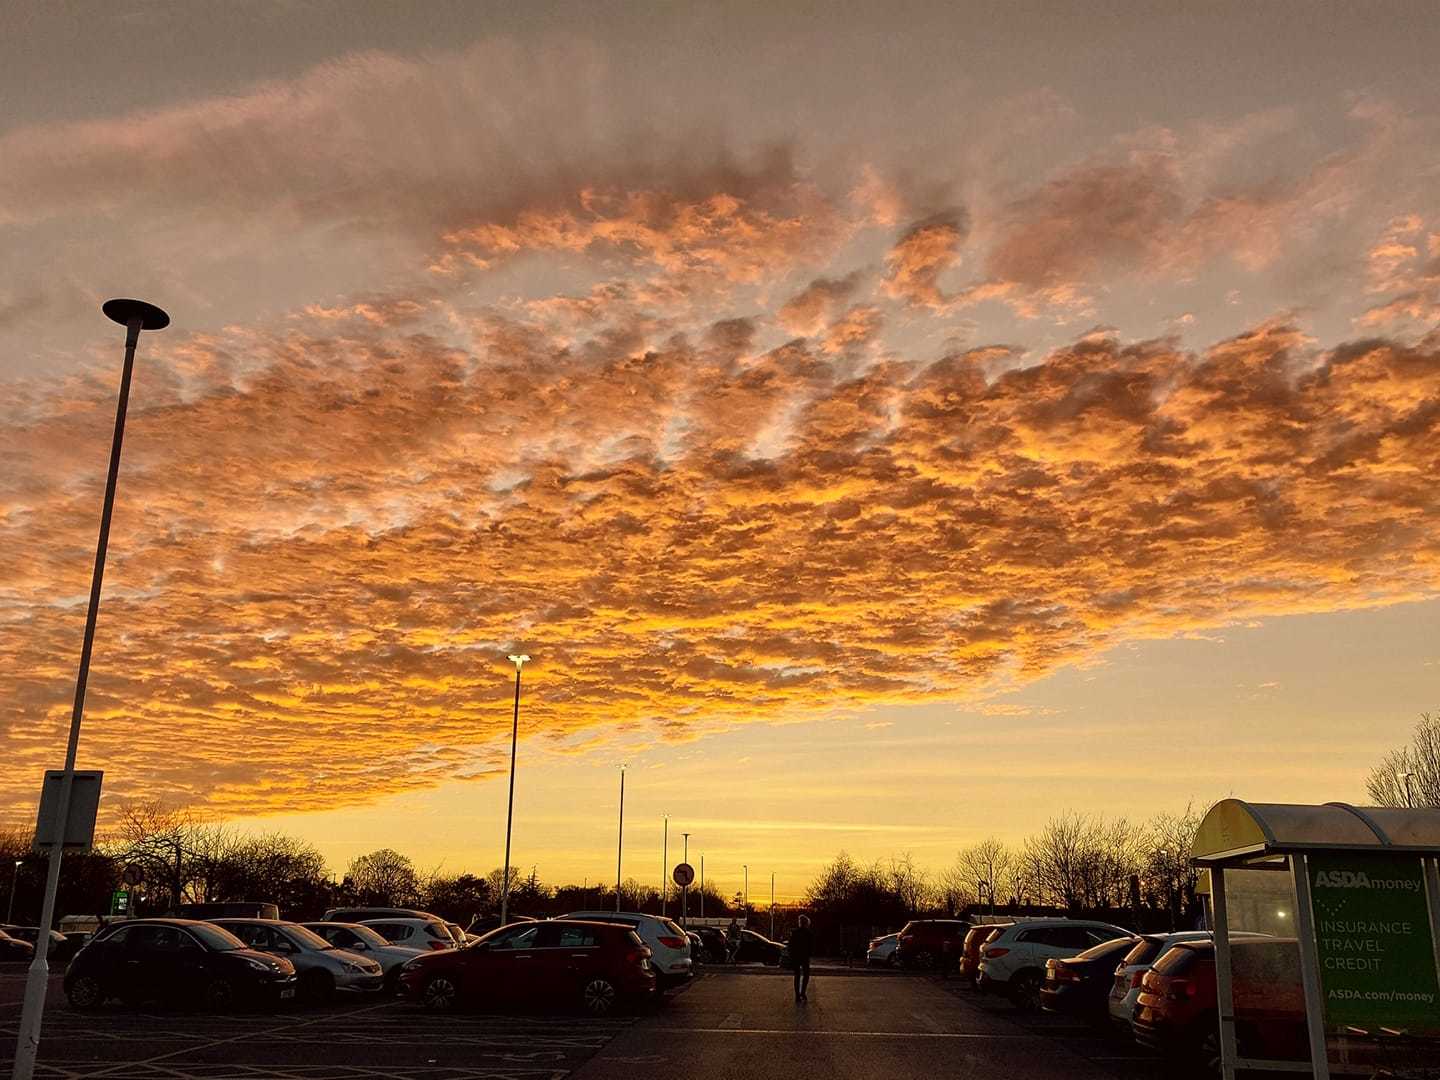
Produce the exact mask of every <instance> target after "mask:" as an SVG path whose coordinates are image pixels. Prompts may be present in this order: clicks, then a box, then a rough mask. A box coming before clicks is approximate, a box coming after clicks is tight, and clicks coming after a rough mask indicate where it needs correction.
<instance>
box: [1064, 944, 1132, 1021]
mask: <svg viewBox="0 0 1440 1080" xmlns="http://www.w3.org/2000/svg"><path fill="white" fill-rule="evenodd" d="M1135 941H1136V939H1135V938H1133V937H1117V938H1111V939H1110V940H1109V941H1102V942H1100V944H1098V945H1092V946H1091V947H1090V948H1088V949H1086V950H1085V951H1084V952H1082V953H1080V954H1079V955H1077V956H1070V957H1051V958H1050V959H1049V960H1046V961H1045V981H1044V982H1043V983H1042V984H1041V985H1040V1007H1041V1008H1043V1009H1045V1010H1046V1011H1047V1012H1057V1013H1065V1014H1067V1015H1070V1016H1074V1017H1077V1018H1078V1019H1081V1020H1084V1021H1086V1022H1087V1023H1092V1024H1100V1025H1102V1026H1107V1027H1108V1026H1109V1015H1110V1014H1109V1011H1108V1008H1107V1007H1108V1005H1109V1003H1110V987H1111V986H1113V985H1114V983H1115V965H1116V964H1118V963H1119V962H1120V961H1121V960H1122V959H1123V958H1124V956H1125V954H1126V953H1128V952H1129V951H1130V950H1131V948H1132V947H1133V946H1134V944H1135Z"/></svg>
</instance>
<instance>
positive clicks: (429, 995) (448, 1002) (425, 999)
mask: <svg viewBox="0 0 1440 1080" xmlns="http://www.w3.org/2000/svg"><path fill="white" fill-rule="evenodd" d="M459 1000H460V984H459V983H457V982H456V981H455V980H454V978H453V977H451V976H449V975H432V976H431V977H430V978H429V979H428V980H427V981H426V983H425V985H424V987H422V988H421V990H420V1004H422V1005H424V1006H425V1008H427V1009H429V1010H430V1011H431V1012H449V1011H450V1010H452V1009H454V1008H455V1005H456V1004H457V1003H458V1002H459Z"/></svg>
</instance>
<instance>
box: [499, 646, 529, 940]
mask: <svg viewBox="0 0 1440 1080" xmlns="http://www.w3.org/2000/svg"><path fill="white" fill-rule="evenodd" d="M529 659H530V657H528V656H526V655H525V654H524V653H520V654H519V655H518V656H517V655H514V654H513V653H512V654H511V656H510V662H511V663H512V664H514V665H515V717H514V719H513V720H512V721H511V723H510V802H509V804H508V806H507V807H506V809H505V876H504V878H503V879H502V884H501V886H500V925H501V926H505V925H507V924H508V923H509V922H510V826H511V825H512V824H513V823H514V820H515V751H516V748H517V745H518V743H519V741H520V669H521V668H522V667H524V666H525V661H527V660H529Z"/></svg>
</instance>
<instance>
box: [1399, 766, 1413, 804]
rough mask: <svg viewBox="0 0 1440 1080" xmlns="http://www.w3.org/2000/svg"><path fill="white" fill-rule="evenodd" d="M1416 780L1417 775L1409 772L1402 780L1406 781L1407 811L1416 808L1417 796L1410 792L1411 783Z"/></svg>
mask: <svg viewBox="0 0 1440 1080" xmlns="http://www.w3.org/2000/svg"><path fill="white" fill-rule="evenodd" d="M1414 778H1415V774H1414V773H1410V772H1407V773H1405V774H1404V775H1403V776H1402V779H1403V780H1404V781H1405V806H1406V808H1407V809H1411V808H1413V807H1414V806H1415V795H1414V793H1413V792H1412V791H1411V790H1410V781H1411V780H1413V779H1414Z"/></svg>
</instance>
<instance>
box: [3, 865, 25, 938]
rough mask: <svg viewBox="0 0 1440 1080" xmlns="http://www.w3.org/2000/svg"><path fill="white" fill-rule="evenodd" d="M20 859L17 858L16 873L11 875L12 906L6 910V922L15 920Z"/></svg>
mask: <svg viewBox="0 0 1440 1080" xmlns="http://www.w3.org/2000/svg"><path fill="white" fill-rule="evenodd" d="M20 862H21V860H20V859H16V860H15V873H13V874H12V875H11V876H10V907H9V909H8V910H7V911H6V912H5V922H6V924H7V925H8V924H10V923H13V922H14V921H15V891H16V890H17V889H19V888H20Z"/></svg>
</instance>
